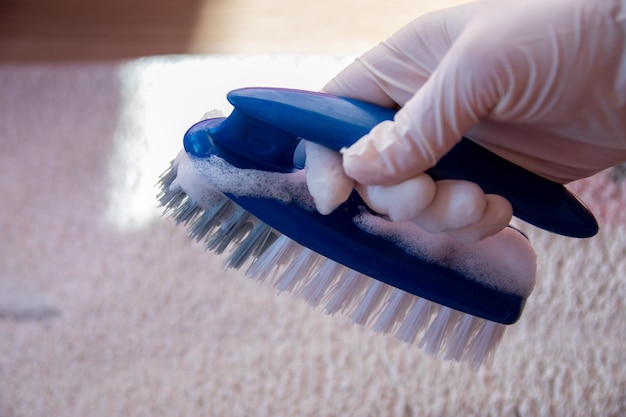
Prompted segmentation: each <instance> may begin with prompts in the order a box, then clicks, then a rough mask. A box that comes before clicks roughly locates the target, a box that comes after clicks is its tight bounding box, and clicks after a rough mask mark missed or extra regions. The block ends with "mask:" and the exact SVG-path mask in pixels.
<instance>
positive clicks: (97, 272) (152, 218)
mask: <svg viewBox="0 0 626 417" xmlns="http://www.w3.org/2000/svg"><path fill="white" fill-rule="evenodd" d="M348 60H349V59H346V58H333V57H295V56H292V57H285V56H283V57H262V56H258V57H252V56H249V57H209V58H191V57H168V58H152V59H145V60H138V61H132V62H125V63H99V64H88V65H87V64H85V65H78V64H76V65H71V64H66V65H59V66H38V65H31V66H12V65H3V66H0V143H1V150H2V151H1V152H0V196H1V199H0V226H1V228H0V230H1V233H2V239H1V246H0V416H3V417H38V416H91V417H95V416H106V417H114V416H152V417H154V416H232V417H236V416H242V417H243V416H250V417H253V416H320V417H322V416H328V417H330V416H351V417H357V416H438V417H443V416H450V417H456V416H512V417H513V416H568V417H571V416H581V417H583V416H584V417H589V416H622V415H625V414H626V366H625V364H626V319H625V317H624V315H625V313H626V309H625V303H626V258H625V255H626V205H625V204H626V197H625V196H624V192H623V188H624V185H625V184H626V176H623V177H622V176H621V175H620V171H618V170H613V171H610V172H607V173H603V174H601V175H598V176H596V177H594V178H592V179H590V180H586V181H583V182H580V183H578V184H574V186H573V188H574V189H575V190H576V191H578V192H579V193H580V194H581V195H582V196H583V198H584V199H585V200H586V201H587V202H588V203H589V205H590V206H591V207H592V209H593V210H594V211H595V212H596V213H597V214H598V217H599V219H600V221H601V223H602V231H601V233H600V235H599V236H597V237H595V238H593V239H589V240H573V239H567V238H562V237H557V236H553V235H550V234H548V233H546V232H542V231H538V230H536V229H533V228H529V227H527V228H526V229H525V230H526V231H527V233H528V234H529V236H530V238H531V240H532V242H533V245H534V247H535V249H536V251H537V252H538V254H539V266H538V268H539V270H538V275H539V276H538V283H537V287H536V289H535V292H534V293H533V295H532V297H531V298H530V300H529V302H528V305H527V308H526V311H525V313H524V315H523V317H522V319H521V321H520V322H519V323H518V324H516V325H515V326H513V327H511V328H510V329H509V330H508V331H507V333H506V334H505V339H504V341H503V343H502V344H501V346H500V348H499V350H498V352H497V355H496V359H495V362H494V364H493V366H492V367H490V368H489V369H483V370H481V371H480V372H479V373H474V372H473V371H471V370H470V369H467V368H465V367H463V366H460V365H458V364H450V363H442V362H439V361H437V360H433V359H430V358H429V357H426V356H424V355H423V354H422V352H421V351H420V350H418V349H417V348H413V347H407V346H405V345H403V344H401V343H400V342H398V341H396V340H395V339H394V338H392V337H383V336H379V335H377V334H375V333H373V332H372V331H371V330H369V329H363V328H354V327H352V326H351V325H350V324H349V323H348V322H347V320H345V319H343V318H341V317H327V316H325V315H323V314H322V313H320V312H318V311H315V310H310V309H309V308H307V307H306V306H305V305H304V303H303V302H301V301H300V300H297V299H294V298H292V297H291V296H290V295H280V296H276V295H275V293H274V291H273V290H271V289H269V288H266V287H263V286H259V285H258V284H256V283H255V282H252V281H250V280H247V279H246V278H244V277H243V276H242V274H241V273H238V272H233V271H228V272H224V271H223V270H222V269H221V267H220V261H221V260H220V259H219V258H216V257H214V256H213V255H211V254H209V253H205V252H204V251H203V248H202V247H200V245H198V244H195V243H193V242H190V241H188V240H187V238H186V235H185V230H184V229H183V228H182V227H181V228H177V227H175V226H174V224H173V221H171V220H169V219H161V218H159V212H158V210H157V209H156V208H155V206H156V201H155V194H156V190H155V189H154V188H153V185H154V184H155V182H156V177H157V176H158V174H159V173H160V172H161V171H162V170H163V169H165V168H166V166H167V164H168V162H169V160H170V159H171V158H173V157H174V156H175V155H176V153H177V151H178V149H179V148H180V147H181V137H182V134H183V133H184V130H185V129H186V128H187V127H188V126H189V125H190V124H191V123H193V122H195V121H196V120H198V119H199V118H200V117H201V116H202V114H203V113H204V112H205V111H207V110H211V109H215V108H217V109H222V110H224V111H226V112H228V111H229V110H230V109H229V107H228V106H227V104H226V102H225V99H224V95H225V93H226V91H228V90H230V89H232V88H236V87H243V86H249V85H274V86H283V87H299V88H306V89H317V88H319V87H321V85H323V83H324V82H325V81H326V80H327V79H329V78H330V77H331V76H332V75H333V74H334V73H335V72H337V71H338V70H339V69H340V68H341V67H342V66H343V65H344V64H345V63H347V62H348Z"/></svg>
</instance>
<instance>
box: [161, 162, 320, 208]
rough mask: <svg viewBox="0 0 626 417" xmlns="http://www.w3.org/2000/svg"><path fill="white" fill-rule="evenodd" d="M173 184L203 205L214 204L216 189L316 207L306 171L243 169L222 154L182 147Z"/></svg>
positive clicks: (222, 191) (238, 194)
mask: <svg viewBox="0 0 626 417" xmlns="http://www.w3.org/2000/svg"><path fill="white" fill-rule="evenodd" d="M176 164H178V167H177V174H176V180H175V181H174V182H173V183H172V187H174V188H175V187H180V188H182V189H183V190H184V191H185V193H186V194H187V195H188V196H189V197H191V198H192V199H193V200H194V201H195V202H196V203H197V204H198V205H200V206H201V207H202V208H207V207H210V206H211V205H212V201H214V199H215V193H216V192H219V193H229V194H233V195H235V196H237V197H242V196H245V197H254V198H268V199H273V200H278V201H281V202H283V203H287V204H291V203H295V204H297V205H298V206H300V207H302V208H305V209H308V210H314V209H315V203H314V202H313V198H312V197H311V195H310V194H309V192H308V190H307V187H306V181H305V174H304V172H303V171H295V172H293V173H286V174H285V173H279V172H267V171H261V170H255V169H239V168H236V167H234V166H233V165H231V164H229V163H228V162H226V161H225V160H224V159H222V158H220V157H218V156H215V155H213V156H211V157H209V158H196V157H193V156H190V155H188V154H187V153H186V152H184V151H182V152H181V153H180V154H179V155H178V157H177V158H176Z"/></svg>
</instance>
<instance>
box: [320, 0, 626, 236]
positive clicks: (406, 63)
mask: <svg viewBox="0 0 626 417" xmlns="http://www.w3.org/2000/svg"><path fill="white" fill-rule="evenodd" d="M323 90H324V91H326V92H329V93H332V94H337V95H341V96H346V97H352V98H357V99H361V100H365V101H369V102H373V103H377V104H380V105H383V106H387V107H401V109H400V110H399V111H398V113H397V115H396V117H395V120H394V121H390V122H384V123H381V124H380V125H378V126H376V127H375V128H374V129H373V130H372V131H371V132H370V134H368V135H366V136H364V137H363V138H362V139H361V140H359V141H358V142H357V143H356V144H355V145H353V146H352V147H350V148H348V149H346V150H344V151H343V170H344V171H345V174H347V176H348V177H350V178H353V179H354V180H356V182H357V183H358V184H357V186H356V187H357V190H359V192H360V193H361V195H362V196H364V198H365V199H366V201H368V203H370V204H371V205H373V206H376V205H378V206H382V207H379V209H380V210H381V211H382V212H385V211H384V210H387V212H386V213H387V214H389V212H390V210H391V207H390V206H392V205H401V206H403V207H407V208H405V209H403V210H400V211H401V213H400V215H396V216H395V217H396V220H401V219H405V218H412V219H413V220H414V221H415V222H416V223H417V224H418V225H420V226H422V227H424V228H425V229H426V230H429V231H433V232H438V231H447V232H449V233H451V234H453V235H455V234H456V235H458V236H459V238H461V239H464V240H473V239H480V238H482V237H486V236H488V235H490V234H493V233H495V232H497V231H498V230H500V229H501V228H503V227H504V226H506V224H507V223H508V219H510V216H511V211H510V210H511V209H510V206H507V204H508V203H507V202H506V200H504V199H503V198H501V197H499V196H485V195H484V194H483V193H482V191H479V192H476V189H475V188H474V189H472V185H471V184H469V183H467V182H457V181H440V182H437V183H435V184H429V182H428V179H429V177H428V176H427V175H426V174H424V171H426V170H427V169H428V168H430V167H432V166H433V165H435V163H436V162H437V161H438V159H439V158H441V157H442V156H443V155H444V154H445V153H446V152H447V151H448V150H450V149H451V148H452V147H453V146H454V145H455V144H456V143H457V142H458V140H459V139H460V138H461V137H462V136H463V135H465V136H467V137H469V138H470V139H472V140H474V141H476V142H478V143H479V144H481V145H482V146H484V147H486V148H487V149H490V150H491V151H493V152H495V153H496V154H499V155H500V156H502V157H504V158H506V159H508V160H510V161H512V162H514V163H516V164H518V165H520V166H523V167H525V168H527V169H529V170H531V171H533V172H535V173H537V174H539V175H542V176H544V177H546V178H549V179H552V180H554V181H557V182H560V183H567V182H570V181H572V180H576V179H579V178H583V177H587V176H590V175H592V174H594V173H596V172H599V171H601V170H603V169H605V168H608V167H611V166H614V165H617V164H619V163H621V162H623V161H626V104H625V103H626V1H624V0H622V1H619V0H551V1H545V0H516V1H508V0H500V1H484V2H476V3H470V4H465V5H462V6H458V7H454V8H450V9H445V10H441V11H437V12H434V13H431V14H428V15H425V16H423V17H420V18H418V19H416V20H414V21H413V22H411V23H410V24H408V25H407V26H405V27H404V28H402V29H401V30H400V31H399V32H397V33H396V34H394V35H393V36H392V37H391V38H389V39H388V40H387V41H385V42H383V43H381V44H379V45H378V46H376V47H375V48H373V49H372V50H370V51H369V52H367V53H366V54H364V55H363V56H362V57H360V58H359V59H357V60H356V61H355V62H354V63H353V64H351V65H350V66H348V67H347V68H346V69H345V70H344V71H342V72H341V73H340V74H339V75H338V76H337V77H336V78H334V79H333V80H332V81H331V82H330V83H328V84H327V85H326V86H325V87H324V89H323ZM338 161H339V160H338ZM337 163H339V162H337ZM314 165H315V164H314ZM315 166H317V165H315ZM315 166H314V167H312V170H313V171H314V172H312V173H311V174H310V177H311V178H314V177H316V176H317V174H315ZM337 172H341V170H337ZM494 175H498V173H497V172H494ZM416 177H417V178H420V180H419V181H417V182H415V183H417V184H418V186H416V187H413V188H411V187H410V186H406V184H405V182H406V181H407V180H411V179H412V178H416ZM424 177H427V178H424ZM339 181H341V182H342V183H345V179H343V180H339ZM400 184H405V185H404V186H405V188H411V189H413V192H412V193H405V195H407V198H398V199H396V200H395V201H390V200H389V199H387V197H389V195H393V196H394V197H398V193H397V192H396V191H397V190H396V189H395V187H398V186H399V185H400ZM372 185H374V186H376V187H374V188H372V187H368V186H372ZM389 185H394V187H392V188H390V189H388V188H386V187H380V186H389ZM433 186H434V187H435V188H434V189H435V192H434V193H433V192H432V189H433ZM322 192H326V193H328V194H333V193H335V191H334V187H333V184H329V187H327V188H326V189H323V188H320V189H318V199H319V198H320V197H319V193H322ZM459 192H461V195H462V196H463V197H459V194H458V193H459ZM429 193H432V200H431V201H430V202H429V204H424V201H422V200H423V199H422V200H420V201H419V202H418V203H419V204H417V205H415V206H414V205H413V203H412V201H411V199H412V198H414V196H415V195H425V196H427V197H428V195H430V194H429ZM372 198H373V199H374V200H376V201H371V200H372ZM326 200H327V201H329V200H332V199H328V198H326ZM445 208H448V210H447V211H446V210H444V211H446V212H445V213H443V212H442V210H443V209H445ZM467 210H469V211H470V212H471V213H470V214H471V215H468V216H464V217H463V213H464V212H467ZM477 213H478V214H477ZM494 216H495V217H494ZM392 219H393V216H392ZM450 220H454V221H450Z"/></svg>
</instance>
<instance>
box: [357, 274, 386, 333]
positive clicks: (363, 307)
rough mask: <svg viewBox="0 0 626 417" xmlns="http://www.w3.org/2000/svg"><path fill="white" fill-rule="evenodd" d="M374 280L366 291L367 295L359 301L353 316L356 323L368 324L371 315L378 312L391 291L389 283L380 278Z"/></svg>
mask: <svg viewBox="0 0 626 417" xmlns="http://www.w3.org/2000/svg"><path fill="white" fill-rule="evenodd" d="M372 281H373V282H372V284H371V285H370V287H369V288H368V289H367V291H366V292H365V296H364V297H363V298H362V299H361V301H360V302H359V304H358V307H357V308H356V309H355V311H354V314H353V316H352V321H353V322H354V323H355V324H360V325H366V324H367V323H368V322H369V319H370V316H372V315H373V314H374V313H375V312H376V310H377V308H378V307H379V306H380V305H381V304H382V302H383V301H384V299H385V295H387V292H388V291H389V288H390V287H389V285H387V284H385V283H384V282H381V281H378V280H372Z"/></svg>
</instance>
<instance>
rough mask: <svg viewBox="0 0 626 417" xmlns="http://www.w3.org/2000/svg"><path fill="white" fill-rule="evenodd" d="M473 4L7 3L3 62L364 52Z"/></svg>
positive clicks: (333, 0)
mask: <svg viewBox="0 0 626 417" xmlns="http://www.w3.org/2000/svg"><path fill="white" fill-rule="evenodd" d="M464 1H466V0H387V1H381V0H316V1H300V0H176V1H166V0H107V1H102V0H100V1H94V0H1V1H0V61H5V62H6V61H50V60H53V61H58V60H94V59H119V58H132V57H138V56H146V55H155V54H180V53H203V54H205V53H227V54H228V53H259V54H264V53H281V54H283V53H289V54H309V53H319V54H346V53H350V54H352V53H358V52H360V51H364V50H366V49H367V48H368V47H369V46H371V45H373V44H375V43H377V42H378V41H380V40H382V39H384V38H385V37H387V36H388V35H390V34H391V33H393V32H394V31H395V30H397V29H398V28H399V27H400V26H402V25H403V24H405V23H407V22H408V21H410V20H412V19H413V18H414V17H417V16H419V15H421V14H424V13H426V12H428V11H431V10H435V9H439V8H443V7H447V6H451V5H454V4H459V3H463V2H464Z"/></svg>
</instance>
